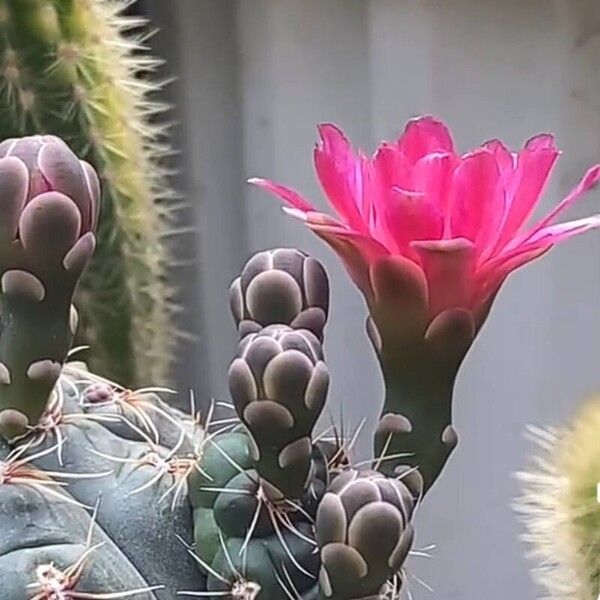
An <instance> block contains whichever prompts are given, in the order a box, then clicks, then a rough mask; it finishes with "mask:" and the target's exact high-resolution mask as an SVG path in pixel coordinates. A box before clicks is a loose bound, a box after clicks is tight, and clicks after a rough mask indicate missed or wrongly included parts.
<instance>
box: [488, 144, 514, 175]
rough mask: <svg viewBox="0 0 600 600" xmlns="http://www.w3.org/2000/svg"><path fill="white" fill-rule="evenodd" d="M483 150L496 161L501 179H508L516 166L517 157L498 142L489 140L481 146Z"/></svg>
mask: <svg viewBox="0 0 600 600" xmlns="http://www.w3.org/2000/svg"><path fill="white" fill-rule="evenodd" d="M483 148H485V149H486V150H488V151H489V152H491V153H492V155H493V156H494V158H495V159H496V164H497V165H498V171H500V176H501V178H502V179H504V178H505V177H509V176H510V174H511V173H512V171H513V170H514V168H515V167H516V166H517V155H516V154H515V153H514V152H511V151H510V149H509V148H507V147H506V146H505V145H504V143H503V142H502V141H500V140H489V141H488V142H485V144H483Z"/></svg>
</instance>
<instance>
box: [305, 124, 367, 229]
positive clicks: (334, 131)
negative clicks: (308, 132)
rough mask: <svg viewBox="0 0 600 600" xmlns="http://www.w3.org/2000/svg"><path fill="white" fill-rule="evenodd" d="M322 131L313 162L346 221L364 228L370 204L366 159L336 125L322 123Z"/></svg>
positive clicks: (322, 182)
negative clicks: (365, 180)
mask: <svg viewBox="0 0 600 600" xmlns="http://www.w3.org/2000/svg"><path fill="white" fill-rule="evenodd" d="M319 135H320V136H321V141H320V143H318V144H317V146H316V148H315V150H314V162H315V169H316V171H317V175H318V177H319V181H320V182H321V186H322V188H323V191H324V192H325V195H326V196H327V198H328V199H329V201H330V202H331V204H332V205H333V207H334V208H335V209H336V211H337V212H338V214H339V215H340V217H342V219H343V220H344V222H346V223H347V224H348V225H349V226H350V227H351V228H352V229H355V230H357V231H364V230H365V229H366V223H368V217H367V218H364V217H365V216H366V215H367V213H368V212H369V208H370V207H369V205H367V206H365V205H364V203H365V202H367V203H368V201H369V197H368V195H367V194H365V190H364V176H363V168H364V164H363V160H362V159H361V157H359V156H357V155H356V154H355V153H354V151H353V150H352V147H351V146H350V143H349V142H348V140H347V139H346V137H345V136H344V134H343V133H342V132H341V131H340V130H339V129H338V128H337V127H335V126H334V125H331V124H324V125H320V126H319ZM361 209H362V210H361Z"/></svg>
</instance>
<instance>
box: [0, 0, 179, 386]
mask: <svg viewBox="0 0 600 600" xmlns="http://www.w3.org/2000/svg"><path fill="white" fill-rule="evenodd" d="M129 4H130V2H128V1H126V0H0V57H1V60H0V106H1V111H0V139H4V138H8V137H14V136H19V135H23V134H29V133H53V134H56V135H59V136H61V137H63V138H64V139H66V140H67V141H68V142H69V144H70V145H71V146H72V147H73V149H74V150H75V152H77V153H78V154H79V155H80V156H82V157H83V158H85V159H86V160H87V161H88V162H90V163H91V164H92V165H94V167H95V168H96V169H97V171H98V172H99V174H100V177H101V179H102V181H103V190H104V198H103V208H102V215H101V222H100V226H99V232H98V238H99V244H98V249H97V252H96V254H95V256H94V259H93V261H92V263H91V265H90V268H89V269H88V270H87V272H86V275H85V276H84V278H83V281H82V284H81V286H80V289H79V301H78V302H77V304H78V306H79V307H80V321H81V322H80V330H79V331H80V333H81V340H80V341H81V342H82V343H86V344H90V345H91V354H90V357H89V364H90V366H91V367H92V368H93V369H94V370H96V371H98V372H100V373H102V374H103V375H105V376H107V377H111V378H116V379H117V380H119V381H121V382H122V383H124V384H128V385H135V384H139V383H140V382H142V381H152V382H154V383H157V384H158V383H160V382H163V381H164V380H165V378H166V377H167V372H168V367H169V360H170V358H169V357H170V355H171V352H170V351H171V350H172V348H171V346H172V342H173V333H172V331H173V328H172V326H171V325H170V317H171V316H172V315H171V312H172V307H171V304H170V301H169V297H170V292H169V289H168V287H167V284H166V282H165V267H166V260H167V257H166V250H165V245H164V239H163V236H164V228H165V217H167V216H168V215H167V214H166V211H165V208H164V206H163V204H161V203H160V202H159V201H158V199H161V200H164V199H168V198H169V197H170V191H169V190H168V188H167V186H166V181H165V176H166V173H165V170H164V168H163V167H162V166H161V164H160V160H159V158H160V157H161V156H164V155H165V154H166V152H167V148H166V147H165V145H164V127H163V126H162V125H160V124H157V123H156V119H155V116H156V113H159V112H160V111H162V110H163V107H162V106H161V105H160V104H158V103H156V102H154V101H153V100H152V98H151V95H152V93H153V92H155V91H156V90H157V89H158V88H159V84H157V83H153V82H152V79H151V74H152V71H153V69H154V68H155V67H156V66H157V64H158V63H157V61H156V60H154V59H153V58H151V57H149V56H148V55H147V52H146V51H145V49H144V47H143V40H144V38H143V36H141V35H137V36H136V35H135V34H132V33H130V31H131V30H132V29H134V28H136V27H139V26H140V25H141V24H142V23H141V22H140V20H139V19H135V18H133V17H129V18H126V17H124V16H123V15H122V14H121V12H122V11H123V9H124V8H125V7H126V6H127V5H129ZM148 74H150V77H146V76H145V75H148Z"/></svg>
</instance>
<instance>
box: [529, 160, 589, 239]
mask: <svg viewBox="0 0 600 600" xmlns="http://www.w3.org/2000/svg"><path fill="white" fill-rule="evenodd" d="M598 181H600V164H598V165H595V166H593V167H592V168H591V169H588V170H587V172H586V174H585V175H584V176H583V178H582V179H581V181H580V182H579V183H578V184H577V185H576V186H575V187H574V188H573V189H572V190H571V191H570V192H569V194H568V195H567V196H566V197H565V198H564V199H563V200H562V201H561V202H559V203H558V205H557V206H556V207H555V208H554V210H552V211H551V212H550V213H549V214H548V215H547V216H546V217H544V218H543V219H542V220H541V221H540V222H539V223H537V224H536V225H535V226H534V227H533V228H532V229H531V231H530V232H527V234H526V239H528V238H529V237H530V236H531V235H533V234H535V233H536V232H537V231H539V230H540V229H542V228H543V227H545V226H546V225H549V224H550V223H552V222H553V221H554V220H555V219H556V217H558V215H560V214H561V213H562V212H564V211H566V210H567V209H569V208H570V207H571V206H572V205H573V204H574V203H575V202H576V201H577V200H579V198H581V196H583V194H585V193H586V192H587V191H588V190H590V189H591V188H593V187H594V186H595V185H596V184H597V183H598Z"/></svg>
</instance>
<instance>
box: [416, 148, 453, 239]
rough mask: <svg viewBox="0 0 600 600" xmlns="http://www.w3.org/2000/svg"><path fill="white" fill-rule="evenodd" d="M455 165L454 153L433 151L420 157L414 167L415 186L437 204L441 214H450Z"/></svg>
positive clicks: (428, 200) (434, 204) (432, 203)
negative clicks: (451, 184) (452, 177)
mask: <svg viewBox="0 0 600 600" xmlns="http://www.w3.org/2000/svg"><path fill="white" fill-rule="evenodd" d="M455 165H456V158H455V156H454V155H453V154H440V153H433V154H428V155H427V156H424V157H423V158H421V159H419V160H418V161H417V163H416V164H415V166H414V169H413V188H414V189H415V190H417V191H419V192H423V195H424V198H425V200H426V201H427V202H428V203H429V204H431V205H432V206H436V207H437V209H438V212H439V213H440V214H441V215H448V214H449V206H448V205H449V195H450V194H449V192H450V183H451V175H452V170H453V169H454V167H455ZM432 237H433V236H432Z"/></svg>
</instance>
